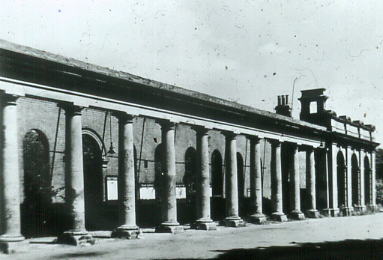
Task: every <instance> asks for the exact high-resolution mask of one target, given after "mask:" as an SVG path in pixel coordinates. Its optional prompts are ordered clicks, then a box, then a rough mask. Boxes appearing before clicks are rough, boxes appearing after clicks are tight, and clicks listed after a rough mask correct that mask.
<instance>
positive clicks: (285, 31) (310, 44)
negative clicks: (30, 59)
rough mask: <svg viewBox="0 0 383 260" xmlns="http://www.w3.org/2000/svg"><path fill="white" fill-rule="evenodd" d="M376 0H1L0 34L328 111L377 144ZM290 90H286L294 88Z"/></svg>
mask: <svg viewBox="0 0 383 260" xmlns="http://www.w3.org/2000/svg"><path fill="white" fill-rule="evenodd" d="M382 14H383V1H381V0H366V1H353V0H336V1H330V0H318V1H315V0H312V1H304V0H294V1H289V0H285V1H282V0H281V1H277V0H274V1H260V0H259V1H250V0H247V1H245V0H238V1H232V0H220V1H218V0H210V1H206V0H194V1H190V0H156V1H153V0H140V1H130V0H123V1H119V0H114V1H106V0H98V1H91V0H82V1H74V0H65V1H64V0H63V1H55V0H49V1H48V0H39V1H37V0H29V1H26V0H24V1H21V0H2V1H1V8H0V24H1V27H0V38H1V39H4V40H8V41H11V42H15V43H18V44H22V45H27V46H30V47H34V48H37V49H42V50H46V51H49V52H53V53H56V54H61V55H64V56H68V57H73V58H76V59H79V60H82V61H86V62H89V63H94V64H97V65H101V66H106V67H109V68H113V69H116V70H121V71H125V72H129V73H132V74H135V75H138V76H142V77H146V78H149V79H153V80H158V81H161V82H165V83H169V84H174V85H176V86H180V87H183V88H187V89H192V90H196V91H199V92H203V93H206V94H210V95H213V96H218V97H221V98H225V99H228V100H231V101H236V102H239V103H242V104H246V105H250V106H253V107H257V108H260V109H264V110H268V111H274V107H275V106H276V103H277V96H278V95H282V94H283V95H290V98H291V97H292V96H293V104H291V105H292V107H293V117H295V118H298V117H299V110H300V106H299V101H298V100H297V98H299V97H300V91H301V90H304V89H313V88H326V89H327V95H328V96H329V97H330V98H329V100H328V102H327V107H326V108H327V109H331V110H334V111H336V112H337V114H338V115H347V116H349V117H351V119H352V120H361V121H363V122H365V123H366V124H373V125H375V126H376V127H377V131H376V140H377V141H378V142H383V120H382V119H383V115H381V112H380V111H381V109H382V108H383V93H382V91H381V90H380V89H381V85H382V83H383V69H382V68H383V26H382V25H383V15H382ZM293 90H294V91H293Z"/></svg>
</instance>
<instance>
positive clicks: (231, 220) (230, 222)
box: [222, 217, 246, 227]
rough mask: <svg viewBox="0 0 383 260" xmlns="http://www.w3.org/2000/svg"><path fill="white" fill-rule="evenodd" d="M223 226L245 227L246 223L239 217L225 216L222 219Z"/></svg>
mask: <svg viewBox="0 0 383 260" xmlns="http://www.w3.org/2000/svg"><path fill="white" fill-rule="evenodd" d="M222 223H223V225H224V226H225V227H245V226H246V223H245V221H243V219H241V218H240V217H227V218H225V219H224V220H223V221H222Z"/></svg>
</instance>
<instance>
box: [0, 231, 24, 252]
mask: <svg viewBox="0 0 383 260" xmlns="http://www.w3.org/2000/svg"><path fill="white" fill-rule="evenodd" d="M28 245H29V243H28V242H27V241H25V238H24V237H23V236H21V235H16V236H12V235H6V234H5V235H2V236H0V252H2V253H4V254H13V253H16V252H20V251H27V250H28V249H27V246H28Z"/></svg>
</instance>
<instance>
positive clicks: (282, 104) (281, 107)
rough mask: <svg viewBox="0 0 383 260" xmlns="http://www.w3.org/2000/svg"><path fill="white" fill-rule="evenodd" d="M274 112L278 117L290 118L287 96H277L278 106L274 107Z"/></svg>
mask: <svg viewBox="0 0 383 260" xmlns="http://www.w3.org/2000/svg"><path fill="white" fill-rule="evenodd" d="M275 112H276V113H277V114H280V115H284V116H289V117H291V109H290V106H289V95H281V96H278V105H277V106H276V107H275Z"/></svg>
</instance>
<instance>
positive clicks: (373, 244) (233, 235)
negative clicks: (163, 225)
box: [0, 214, 383, 260]
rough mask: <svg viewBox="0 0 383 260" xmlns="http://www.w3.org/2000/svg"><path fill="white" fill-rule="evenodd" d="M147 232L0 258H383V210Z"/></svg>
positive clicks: (33, 249)
mask: <svg viewBox="0 0 383 260" xmlns="http://www.w3.org/2000/svg"><path fill="white" fill-rule="evenodd" d="M144 236H145V237H144V238H143V239H139V240H130V241H126V240H114V239H101V240H98V241H97V244H96V245H95V246H89V247H84V248H75V247H71V246H63V245H49V244H48V245H42V244H33V245H31V246H30V248H29V249H28V252H23V253H18V254H15V255H12V256H4V255H3V256H0V259H7V258H8V259H190V258H200V259H212V258H218V259H235V258H237V259H238V258H241V259H249V258H252V259H274V260H275V259H283V260H284V259H305V260H306V259H330V256H331V257H332V258H331V259H353V260H354V259H358V260H359V259H383V214H375V215H369V216H355V217H339V218H322V219H310V220H304V221H293V222H288V223H282V224H280V223H278V224H276V223H273V224H268V225H262V226H257V225H251V224H249V225H248V226H247V227H245V228H237V229H236V228H225V227H221V228H220V229H219V230H218V231H209V232H207V231H195V230H188V231H186V232H185V233H182V234H177V235H171V234H155V233H146V234H144Z"/></svg>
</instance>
